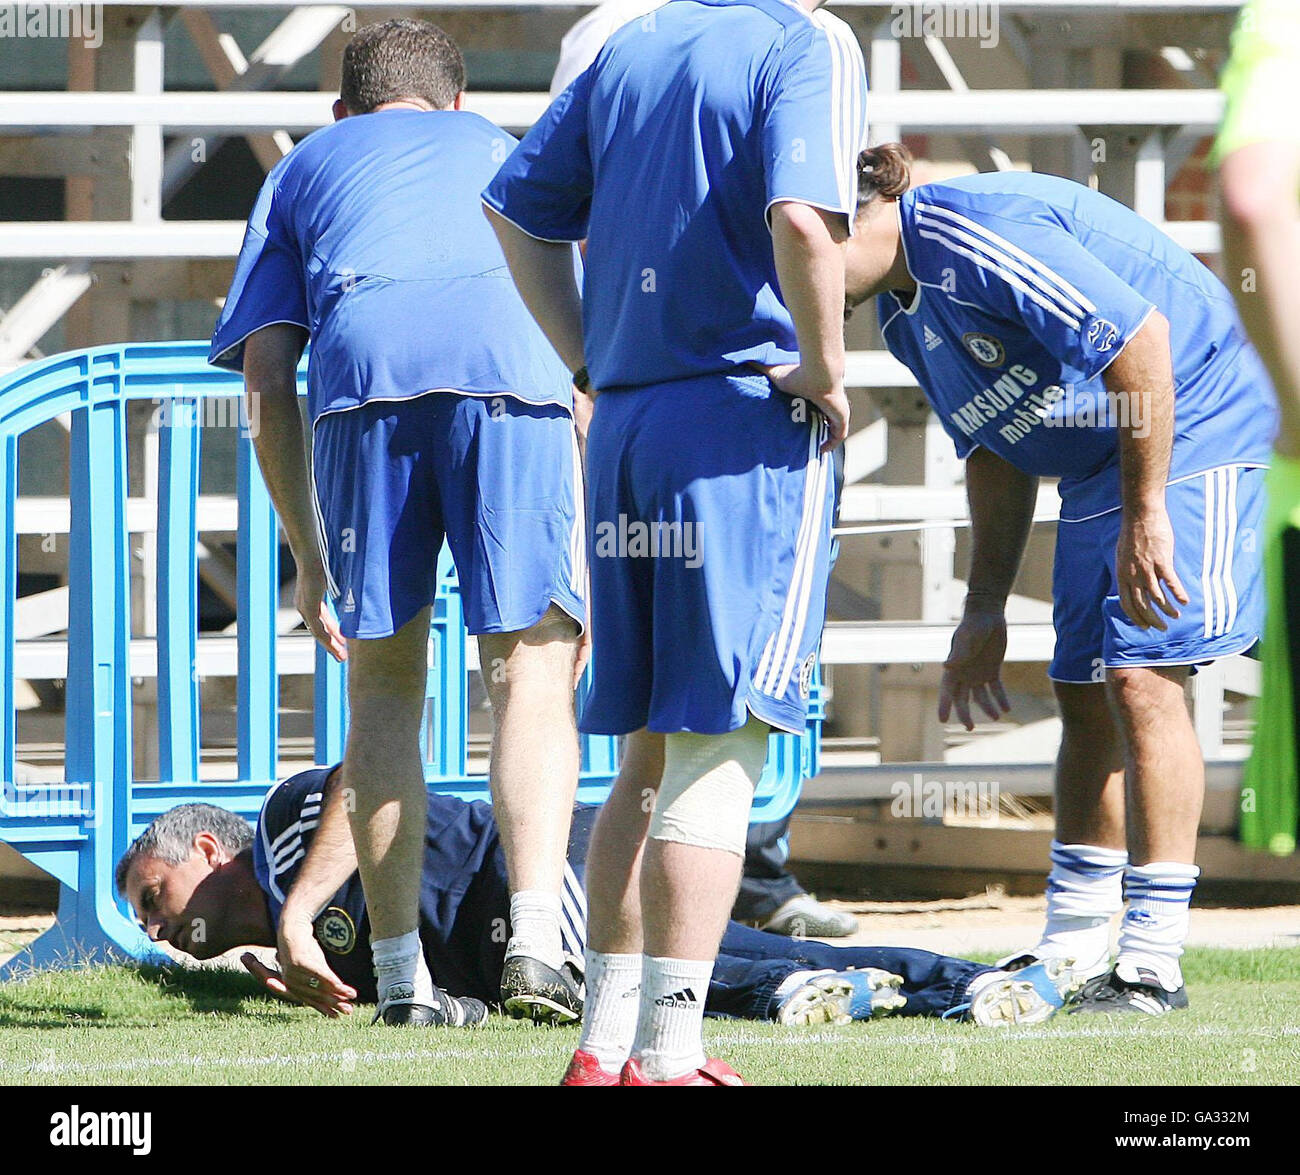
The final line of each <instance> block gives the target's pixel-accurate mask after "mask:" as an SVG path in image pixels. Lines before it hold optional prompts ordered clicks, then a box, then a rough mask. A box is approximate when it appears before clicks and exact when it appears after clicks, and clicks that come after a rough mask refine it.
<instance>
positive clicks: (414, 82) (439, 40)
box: [339, 20, 465, 114]
mask: <svg viewBox="0 0 1300 1175" xmlns="http://www.w3.org/2000/svg"><path fill="white" fill-rule="evenodd" d="M464 88H465V59H464V57H462V56H461V52H460V48H459V46H457V44H456V42H455V41H453V40H452V39H451V38H450V37H449V36H447V34H446V33H444V32H443V31H442V29H440V28H439V27H438V26H437V25H436V24H430V23H429V22H428V21H427V20H386V21H383V22H381V23H379V24H368V25H366V26H365V28H361V29H358V30H357V34H356V36H354V37H353V38H352V40H350V41H349V42H348V43H347V47H346V48H345V49H344V50H343V80H342V82H341V84H340V85H339V96H340V97H341V98H342V99H343V104H344V105H345V106H346V107H347V108H348V110H349V111H351V112H352V113H353V114H367V113H369V112H370V111H371V110H374V108H375V107H376V106H382V105H383V104H384V103H385V102H396V101H398V100H399V99H402V98H419V99H423V100H424V101H425V102H427V103H429V105H430V106H432V107H433V108H434V109H435V110H446V109H447V107H449V106H450V105H451V104H452V103H453V102H454V101H455V100H456V95H457V94H459V93H460V92H461V90H463V89H464Z"/></svg>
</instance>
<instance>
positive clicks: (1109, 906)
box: [1035, 840, 1128, 975]
mask: <svg viewBox="0 0 1300 1175" xmlns="http://www.w3.org/2000/svg"><path fill="white" fill-rule="evenodd" d="M1127 863H1128V854H1127V853H1126V852H1124V851H1123V850H1121V849H1103V848H1098V847H1097V846H1096V845H1063V844H1062V843H1061V842H1060V841H1058V840H1054V841H1052V872H1051V873H1050V874H1049V875H1048V878H1047V924H1046V925H1045V926H1044V927H1043V937H1042V939H1041V940H1040V941H1039V944H1038V946H1037V947H1036V948H1035V953H1036V954H1038V955H1040V956H1041V957H1043V958H1044V959H1073V960H1074V966H1075V969H1076V970H1078V971H1080V972H1082V973H1084V974H1089V975H1091V974H1096V973H1098V972H1101V971H1104V970H1105V968H1106V963H1107V961H1108V960H1109V958H1110V923H1111V919H1112V918H1113V917H1114V916H1115V915H1116V914H1117V913H1119V911H1120V909H1121V908H1122V907H1123V905H1124V895H1123V891H1122V889H1121V879H1122V878H1123V875H1124V866H1125V865H1126V864H1127Z"/></svg>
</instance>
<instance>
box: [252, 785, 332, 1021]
mask: <svg viewBox="0 0 1300 1175" xmlns="http://www.w3.org/2000/svg"><path fill="white" fill-rule="evenodd" d="M342 779H343V772H342V770H340V769H336V770H334V771H333V772H331V774H330V776H329V778H328V780H327V782H326V784H325V791H324V794H323V795H322V796H321V809H320V822H319V824H317V826H316V829H315V835H314V836H313V837H312V841H311V846H310V847H309V848H308V850H307V855H306V857H304V858H303V862H302V864H301V865H300V866H299V867H298V874H297V876H296V877H295V878H294V881H293V885H292V886H291V887H290V889H289V892H288V894H286V895H285V900H284V906H283V908H282V909H281V911H280V921H279V925H278V926H277V927H276V939H277V949H278V954H279V958H280V974H279V975H274V974H273V973H271V972H269V971H266V970H265V969H263V972H264V973H261V974H259V973H258V972H257V971H254V972H253V973H254V974H256V975H258V978H260V979H261V980H262V981H263V982H264V983H265V984H266V985H267V986H268V987H269V988H271V990H272V991H275V992H276V993H277V994H279V995H282V996H284V997H285V998H286V999H291V1000H296V1001H298V1002H300V1003H304V1004H306V1005H307V1006H308V1007H311V1008H315V1009H316V1010H317V1011H318V1012H320V1013H321V1014H322V1015H325V1016H330V1017H334V1016H338V1015H340V1014H342V1015H348V1014H349V1013H351V1011H352V1001H353V1000H355V999H356V998H357V993H356V989H355V988H352V987H349V986H348V985H347V984H346V983H344V982H343V981H342V980H341V979H340V978H339V977H338V976H337V975H335V974H334V972H333V970H332V969H331V968H330V965H329V963H327V962H326V960H325V953H324V951H322V950H321V948H320V944H319V943H318V942H317V941H316V934H315V930H314V927H313V925H312V924H313V922H314V921H315V920H316V917H317V915H318V914H319V913H320V912H321V910H323V909H324V908H325V905H326V903H327V902H328V901H329V900H330V898H331V897H333V896H334V894H335V893H337V892H338V890H339V888H340V887H341V886H342V885H343V884H344V883H345V882H346V881H347V880H348V878H349V877H351V876H352V874H353V873H355V872H356V868H357V850H356V846H355V844H354V843H353V840H352V829H351V826H350V825H349V823H348V809H349V799H350V795H349V792H348V789H347V788H345V787H343V786H342V782H341V781H342ZM245 966H248V964H247V963H245ZM249 969H250V970H253V968H252V967H249ZM313 980H315V982H314V983H313Z"/></svg>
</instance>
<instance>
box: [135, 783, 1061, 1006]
mask: <svg viewBox="0 0 1300 1175" xmlns="http://www.w3.org/2000/svg"><path fill="white" fill-rule="evenodd" d="M340 779H341V773H340V772H339V770H338V768H337V767H333V768H315V769H313V770H310V771H304V772H301V773H300V774H298V775H295V776H293V777H292V778H291V779H288V780H286V781H285V782H284V783H282V784H280V785H279V786H278V787H276V788H275V789H273V790H272V791H271V793H270V794H269V795H268V796H267V798H266V802H265V803H264V804H263V806H262V812H261V815H260V816H259V817H258V821H257V828H256V830H254V829H253V828H251V827H250V826H249V824H248V823H247V822H246V821H245V820H243V819H242V818H240V817H239V816H236V815H234V814H232V813H230V812H228V811H226V810H225V809H224V808H218V807H215V806H213V805H210V804H181V805H180V806H179V807H175V808H172V809H170V810H169V811H167V812H164V813H163V814H162V815H161V816H159V817H158V818H157V819H156V820H154V822H153V823H152V824H150V825H149V827H148V828H147V829H146V830H145V831H144V832H143V833H142V834H141V835H140V836H139V837H138V838H137V839H136V841H135V842H134V843H133V844H132V845H131V847H130V848H129V849H128V850H127V852H126V854H125V855H124V856H123V857H122V859H121V861H119V862H118V866H117V886H118V890H119V892H121V893H122V894H123V896H125V897H126V898H127V900H128V901H130V903H131V906H132V908H133V909H134V910H135V912H136V916H137V917H138V918H139V919H140V921H141V923H142V925H143V926H144V928H145V930H146V931H147V933H148V934H149V936H150V937H151V938H152V939H153V940H154V941H166V942H168V943H170V944H171V945H172V946H173V947H175V948H176V949H177V950H179V951H182V952H184V953H185V954H187V955H191V956H193V957H194V958H196V959H210V958H213V957H215V956H217V955H220V954H223V953H225V952H226V951H229V950H232V949H233V948H235V947H238V946H267V947H270V946H274V945H275V943H276V929H277V921H278V919H279V918H280V914H281V910H282V908H283V906H284V903H285V899H286V896H287V895H288V893H289V892H290V890H292V889H293V888H294V887H295V885H300V884H303V883H307V884H310V885H311V886H312V887H313V889H315V888H316V887H318V886H321V885H326V884H329V885H330V886H331V887H330V888H329V889H328V890H326V891H324V892H328V893H331V894H332V896H331V897H329V898H328V900H325V901H322V902H320V903H319V904H318V906H317V908H318V911H319V912H318V913H317V915H316V918H315V920H314V922H313V930H314V935H315V940H316V942H317V943H318V944H319V947H320V953H319V958H318V959H315V960H312V967H311V968H308V967H304V966H296V967H294V968H291V969H289V971H288V972H287V973H285V974H280V973H279V972H277V971H274V970H272V969H271V968H269V967H267V966H265V965H264V964H263V963H262V962H260V961H259V960H258V959H257V958H256V957H255V956H254V955H252V954H251V953H250V954H246V955H245V956H244V957H243V963H244V965H245V966H246V967H247V968H248V969H249V970H250V971H251V972H252V973H253V974H254V975H256V976H257V977H258V978H259V979H261V980H262V982H263V983H265V985H266V986H267V987H268V988H269V989H270V990H271V991H273V992H275V993H276V994H278V995H280V996H284V997H286V998H288V999H291V1000H294V1001H297V1002H301V1003H304V1004H307V1005H308V1006H310V1007H313V1008H315V1009H316V1010H317V1011H319V1012H321V1013H323V1014H324V1015H326V1016H338V1015H340V1014H348V1013H350V1012H351V1011H352V1009H353V1006H354V1004H356V1003H359V1002H360V1003H374V1002H375V997H376V990H375V978H374V972H373V964H372V960H371V958H370V948H369V942H370V937H369V922H368V919H367V915H366V905H365V897H364V896H363V894H362V891H361V880H360V876H359V875H358V874H357V872H356V855H355V851H354V849H353V848H352V844H351V839H350V834H349V829H348V821H347V813H346V804H347V796H346V789H345V788H344V787H343V786H341V784H340ZM598 810H599V809H598V808H596V807H594V806H591V805H585V804H579V805H578V806H577V807H576V808H575V810H574V814H573V825H572V831H571V833H570V839H569V849H568V862H569V863H568V866H567V868H566V870H565V884H564V895H563V897H564V902H563V909H564V919H563V931H564V939H565V944H564V945H565V950H566V951H567V952H568V954H569V956H570V959H569V961H568V962H567V963H566V965H565V969H564V978H565V981H566V982H567V983H569V984H571V985H572V989H571V990H570V991H569V992H565V993H557V996H556V998H555V999H554V1000H553V1001H551V1002H549V1003H548V1004H547V1006H545V1007H540V1006H539V1007H538V1009H537V1011H536V1014H535V1016H534V1019H539V1020H540V1019H555V1018H556V1014H557V1012H562V1011H563V1009H564V1008H566V1007H569V1006H580V1005H581V991H582V975H581V973H580V963H581V960H582V957H583V944H584V941H585V937H586V899H585V897H584V895H583V887H582V875H583V865H584V861H585V859H586V855H587V841H588V838H589V836H590V832H591V827H592V825H593V823H594V822H595V817H596V813H597V811H598ZM509 907H510V897H509V888H508V885H507V880H506V867H505V859H504V856H503V854H502V850H501V843H500V838H499V836H498V834H497V828H496V824H495V822H494V821H493V817H492V808H491V806H490V805H488V804H485V803H481V802H473V803H467V802H465V801H463V800H459V799H456V798H454V797H452V796H441V795H430V797H429V811H428V827H427V833H426V837H425V848H424V871H423V878H422V882H421V892H420V938H421V940H422V942H423V944H424V954H425V959H426V961H427V962H428V965H429V968H430V970H431V971H432V972H433V975H434V980H435V982H436V983H437V984H438V986H439V987H441V988H443V989H444V990H446V991H447V992H449V993H451V992H456V993H459V996H458V998H454V999H452V1001H451V1002H452V1003H453V1004H456V1005H458V1008H454V1009H452V1013H453V1014H452V1015H450V1016H449V1017H448V1019H447V1023H448V1024H452V1025H457V1026H460V1025H473V1024H475V1023H479V1022H481V1021H482V1017H483V1004H486V1003H488V1002H493V1001H495V1000H496V998H497V997H496V992H497V986H498V980H499V978H500V975H501V963H502V958H503V956H504V954H505V950H506V941H507V939H508V937H509V934H508V927H509ZM1075 986H1077V983H1076V981H1075V980H1074V979H1073V978H1072V974H1071V972H1070V970H1069V969H1068V967H1064V966H1062V965H1061V964H1060V963H1058V962H1053V963H1047V964H1039V965H1036V966H1034V967H1028V968H1025V969H1024V970H1021V971H1017V972H1015V973H1014V974H1011V973H1009V972H1005V971H999V970H996V969H995V968H992V967H987V966H984V965H982V964H979V963H973V962H970V961H968V960H965V959H955V958H952V957H949V956H945V955H936V954H932V953H930V952H929V951H919V950H909V949H905V948H901V947H834V946H828V945H826V944H824V943H821V942H816V941H812V940H807V939H791V938H787V937H785V936H782V935H776V934H769V933H766V932H764V931H761V930H753V929H751V928H749V927H746V926H742V925H741V924H740V923H737V922H731V923H730V924H729V925H728V927H727V932H726V936H725V937H724V938H723V940H722V950H721V953H720V954H719V956H718V962H717V966H716V967H715V968H714V971H713V978H712V981H711V982H710V984H709V990H708V995H707V997H706V1007H707V1010H708V1012H709V1013H711V1014H713V1015H718V1016H735V1017H740V1018H743V1019H749V1020H776V1021H778V1022H779V1023H782V1024H791V1025H811V1024H826V1023H831V1024H845V1023H848V1022H849V1021H850V1020H866V1019H869V1018H870V1017H871V1016H873V1015H877V1016H879V1015H881V1014H883V1013H887V1012H897V1013H899V1014H900V1015H911V1016H942V1017H944V1018H950V1019H962V1020H967V1021H970V1022H973V1023H975V1024H980V1025H984V1026H990V1027H991V1026H995V1025H1001V1024H1012V1023H1019V1024H1033V1023H1037V1022H1039V1021H1042V1020H1046V1019H1048V1018H1049V1017H1051V1016H1052V1015H1054V1014H1055V1012H1056V1011H1057V1010H1058V1009H1059V1008H1060V1007H1061V1006H1062V1005H1063V1004H1064V1003H1065V1002H1066V1000H1067V999H1068V997H1069V995H1070V994H1071V993H1072V991H1073V989H1074V987H1075ZM538 998H543V997H542V996H541V995H539V997H538ZM568 1018H569V1019H574V1018H576V1017H574V1016H573V1015H572V1013H570V1014H569V1015H568Z"/></svg>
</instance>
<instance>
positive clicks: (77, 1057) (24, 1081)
mask: <svg viewBox="0 0 1300 1175" xmlns="http://www.w3.org/2000/svg"><path fill="white" fill-rule="evenodd" d="M1185 972H1186V977H1187V986H1188V994H1189V996H1190V998H1191V1003H1192V1007H1191V1010H1190V1011H1188V1012H1183V1013H1178V1014H1174V1015H1170V1016H1168V1017H1165V1018H1163V1019H1161V1020H1147V1019H1145V1018H1139V1017H1122V1018H1121V1017H1110V1016H1108V1017H1102V1016H1089V1017H1071V1016H1059V1017H1057V1018H1056V1019H1055V1020H1054V1021H1052V1022H1050V1023H1048V1024H1045V1025H1040V1026H1037V1027H1033V1028H1023V1029H1009V1030H990V1029H981V1028H976V1027H974V1026H973V1025H968V1024H948V1023H942V1022H940V1021H937V1020H923V1019H919V1018H908V1017H902V1018H893V1019H885V1020H881V1021H877V1022H875V1023H863V1024H851V1025H848V1026H845V1027H843V1028H826V1029H820V1030H818V1029H813V1030H799V1029H789V1028H781V1027H779V1026H777V1025H775V1024H760V1023H753V1022H748V1021H738V1020H728V1021H710V1022H708V1023H707V1025H706V1037H707V1040H708V1043H709V1046H710V1049H711V1051H713V1052H715V1053H716V1054H717V1055H720V1056H722V1057H724V1058H725V1059H726V1060H727V1061H729V1062H730V1063H731V1064H733V1065H735V1067H736V1068H737V1069H738V1070H739V1071H740V1072H741V1073H742V1074H744V1075H745V1077H746V1079H747V1080H749V1081H751V1082H753V1083H755V1084H764V1085H771V1084H804V1083H819V1084H835V1085H865V1084H871V1085H877V1086H890V1085H928V1084H936V1085H967V1084H969V1085H985V1084H995V1085H1000V1084H1052V1085H1067V1084H1069V1085H1106V1084H1113V1085H1125V1084H1141V1085H1195V1084H1228V1085H1263V1084H1291V1085H1294V1084H1297V1083H1300V948H1286V949H1280V948H1275V949H1270V950H1255V951H1234V950H1192V951H1189V952H1188V955H1187V957H1186V959H1185ZM369 1019H370V1016H369V1010H368V1009H365V1008H362V1009H359V1010H358V1011H357V1013H356V1014H354V1015H353V1016H352V1017H350V1018H345V1019H343V1020H339V1021H328V1020H325V1019H324V1018H323V1017H321V1016H318V1015H317V1014H316V1013H314V1012H309V1011H306V1010H305V1009H302V1008H295V1007H290V1006H288V1005H286V1004H282V1003H279V1002H277V1001H275V1000H273V999H271V998H269V997H267V996H265V995H264V994H263V993H262V990H261V988H260V987H258V986H257V984H256V983H254V982H253V981H252V980H251V979H250V978H248V977H246V976H244V975H242V974H240V973H237V972H229V971H213V970H193V971H180V972H173V973H171V974H162V973H159V972H156V971H147V970H139V969H135V968H129V967H93V968H86V969H84V970H80V971H69V972H49V973H44V974H40V975H36V976H33V977H31V978H29V979H27V980H25V981H22V982H18V983H9V984H4V985H0V1084H8V1085H37V1084H42V1085H69V1084H79V1085H80V1084H85V1085H137V1084H140V1085H170V1084H196V1085H224V1084H233V1085H253V1084H259V1085H260V1084H274V1085H278V1084H302V1085H336V1084H342V1085H353V1084H379V1085H408V1084H447V1085H500V1084H542V1085H550V1084H554V1083H555V1082H556V1081H557V1080H558V1078H559V1075H560V1073H561V1072H562V1071H563V1069H564V1066H565V1064H566V1063H567V1061H568V1058H569V1055H570V1053H571V1051H572V1050H573V1048H574V1046H575V1044H576V1042H577V1037H578V1033H577V1030H576V1029H555V1030H552V1029H543V1028H536V1027H533V1026H532V1025H528V1024H523V1023H517V1022H513V1021H509V1020H506V1019H503V1018H500V1017H493V1019H492V1021H491V1022H490V1023H489V1025H488V1026H486V1027H484V1028H482V1029H479V1030H477V1031H473V1032H469V1031H454V1030H446V1031H437V1030H410V1029H384V1028H381V1027H373V1028H372V1027H370V1025H369Z"/></svg>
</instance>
